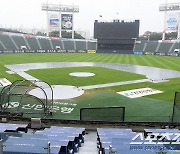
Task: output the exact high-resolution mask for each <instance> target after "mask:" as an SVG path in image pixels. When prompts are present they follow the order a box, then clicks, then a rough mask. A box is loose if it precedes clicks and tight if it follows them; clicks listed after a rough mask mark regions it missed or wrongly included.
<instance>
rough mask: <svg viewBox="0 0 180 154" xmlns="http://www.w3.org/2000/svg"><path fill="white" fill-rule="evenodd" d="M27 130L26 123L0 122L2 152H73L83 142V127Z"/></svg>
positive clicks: (60, 153)
mask: <svg viewBox="0 0 180 154" xmlns="http://www.w3.org/2000/svg"><path fill="white" fill-rule="evenodd" d="M27 130H28V129H27V126H26V125H18V124H3V123H0V138H1V139H2V144H3V153H23V154H24V153H31V154H33V153H36V154H37V153H39V154H47V153H48V151H50V153H52V154H73V153H74V152H78V150H79V147H81V146H82V143H84V135H85V129H84V128H75V127H57V126H52V127H50V128H46V129H44V130H38V131H33V132H32V131H27ZM25 132H26V133H25ZM0 153H1V151H0Z"/></svg>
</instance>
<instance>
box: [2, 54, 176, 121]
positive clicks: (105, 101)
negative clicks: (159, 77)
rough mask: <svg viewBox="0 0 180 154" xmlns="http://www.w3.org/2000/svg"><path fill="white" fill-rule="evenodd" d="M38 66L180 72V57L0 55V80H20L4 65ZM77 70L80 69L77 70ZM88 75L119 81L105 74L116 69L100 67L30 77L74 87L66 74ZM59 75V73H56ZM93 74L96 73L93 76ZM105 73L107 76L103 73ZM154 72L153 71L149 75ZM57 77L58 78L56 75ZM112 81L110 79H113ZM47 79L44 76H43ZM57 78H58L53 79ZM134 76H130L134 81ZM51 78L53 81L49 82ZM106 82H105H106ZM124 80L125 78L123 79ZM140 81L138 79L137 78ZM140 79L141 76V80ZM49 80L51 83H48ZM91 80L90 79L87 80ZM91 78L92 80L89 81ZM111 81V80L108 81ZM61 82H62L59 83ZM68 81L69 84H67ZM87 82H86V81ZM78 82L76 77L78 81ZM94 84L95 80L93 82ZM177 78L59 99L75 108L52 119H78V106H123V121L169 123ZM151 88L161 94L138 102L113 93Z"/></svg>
mask: <svg viewBox="0 0 180 154" xmlns="http://www.w3.org/2000/svg"><path fill="white" fill-rule="evenodd" d="M38 62H39V63H40V62H103V63H118V64H133V65H143V66H151V67H158V68H165V69H170V70H176V71H180V57H163V56H150V55H149V56H145V55H119V54H77V53H76V54H75V53H72V54H71V53H68V54H65V53H52V54H51V53H48V54H2V55H0V77H5V78H7V79H9V80H10V81H15V80H18V79H22V78H21V77H19V76H18V75H9V74H7V73H6V71H7V70H8V69H7V68H6V67H5V66H4V65H7V64H21V63H38ZM79 69H80V70H79ZM87 69H89V70H88V71H89V72H94V71H97V72H96V73H97V74H98V73H100V74H104V75H102V76H101V77H99V78H98V79H97V78H96V79H95V82H96V83H95V84H97V83H103V82H104V83H105V82H111V81H112V82H114V81H115V82H116V81H120V80H121V79H118V75H117V76H116V73H115V72H114V73H112V72H110V73H107V72H108V71H115V70H111V69H110V70H101V69H99V68H97V70H96V69H94V68H93V69H92V68H91V67H84V68H79V67H78V68H77V70H76V69H74V68H66V69H65V68H63V69H57V70H56V69H46V70H38V73H37V72H36V71H37V70H32V71H30V74H31V73H32V75H33V76H35V77H37V78H40V79H43V80H44V78H46V79H45V80H47V81H48V82H50V83H51V84H58V83H63V84H70V85H76V79H75V77H73V78H74V79H72V80H71V77H70V76H68V73H69V72H71V71H72V70H73V72H74V71H78V72H79V71H86V72H87ZM57 72H58V73H57ZM44 73H45V74H46V75H43V74H44ZM96 73H95V74H96ZM106 73H107V74H106ZM118 73H121V74H124V72H121V71H118ZM152 73H153V72H152ZM56 74H59V75H56ZM112 74H113V78H110V76H112ZM46 76H47V77H46ZM59 76H64V79H60V77H59ZM56 77H57V79H56ZM134 77H135V76H134V74H133V76H132V78H133V80H134ZM52 78H53V79H52ZM106 78H107V79H108V81H107V80H106ZM123 78H124V79H125V80H130V78H129V79H127V76H126V77H125V76H124V77H123ZM137 78H139V76H137ZM140 78H141V77H140ZM51 79H52V80H51ZM89 79H90V78H89ZM91 79H92V78H91ZM109 79H110V81H109ZM60 80H62V81H61V82H60ZM69 80H71V81H69ZM86 81H87V79H86ZM78 82H80V81H79V78H78ZM93 82H94V81H93ZM90 83H92V80H89V81H87V83H86V82H85V81H82V82H81V85H89V84H90ZM179 85H180V78H176V79H171V80H170V81H168V82H164V83H157V84H154V83H149V82H146V83H139V84H131V85H123V86H116V87H108V88H103V89H93V90H88V91H86V92H85V94H84V95H83V96H81V97H78V98H75V99H71V100H62V101H61V102H63V103H67V104H68V103H69V104H71V102H74V103H76V104H77V105H76V106H74V107H73V106H71V105H69V107H71V108H73V111H72V112H71V114H64V113H61V112H55V113H54V116H53V117H52V118H62V119H79V114H80V113H79V109H80V108H81V107H88V106H90V107H103V106H125V107H126V111H127V112H126V118H125V119H126V121H169V119H170V116H171V114H172V107H173V99H174V92H175V91H180V86H179ZM145 87H151V88H155V89H158V90H162V91H163V93H161V94H156V95H151V96H146V97H144V98H140V99H127V98H124V97H122V96H120V95H118V94H116V93H115V92H117V91H123V90H129V89H135V88H145ZM64 106H65V104H61V105H60V106H59V108H60V109H61V107H64Z"/></svg>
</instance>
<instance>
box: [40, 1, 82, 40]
mask: <svg viewBox="0 0 180 154" xmlns="http://www.w3.org/2000/svg"><path fill="white" fill-rule="evenodd" d="M41 9H42V11H46V12H47V35H48V36H49V32H50V31H51V30H59V36H60V37H61V31H62V30H64V31H71V32H72V38H74V13H78V12H79V6H77V5H74V4H73V5H61V4H48V3H43V4H42V8H41ZM55 13H56V14H55Z"/></svg>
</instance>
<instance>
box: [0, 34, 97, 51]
mask: <svg viewBox="0 0 180 154" xmlns="http://www.w3.org/2000/svg"><path fill="white" fill-rule="evenodd" d="M22 49H26V50H96V42H95V41H92V40H83V39H79V40H78V39H60V38H54V37H42V36H34V35H25V34H13V33H7V32H4V33H3V32H0V51H11V50H22Z"/></svg>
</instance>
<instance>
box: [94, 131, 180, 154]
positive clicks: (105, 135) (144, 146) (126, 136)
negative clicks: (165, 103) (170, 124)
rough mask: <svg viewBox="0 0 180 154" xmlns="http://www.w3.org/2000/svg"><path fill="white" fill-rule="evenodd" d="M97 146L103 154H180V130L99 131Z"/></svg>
mask: <svg viewBox="0 0 180 154" xmlns="http://www.w3.org/2000/svg"><path fill="white" fill-rule="evenodd" d="M97 144H98V148H99V151H101V153H102V154H110V153H111V154H112V153H117V154H167V153H168V154H176V153H180V130H178V129H144V132H141V133H140V132H139V133H138V132H133V131H132V130H131V129H109V128H103V129H102V128H99V129H97Z"/></svg>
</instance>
